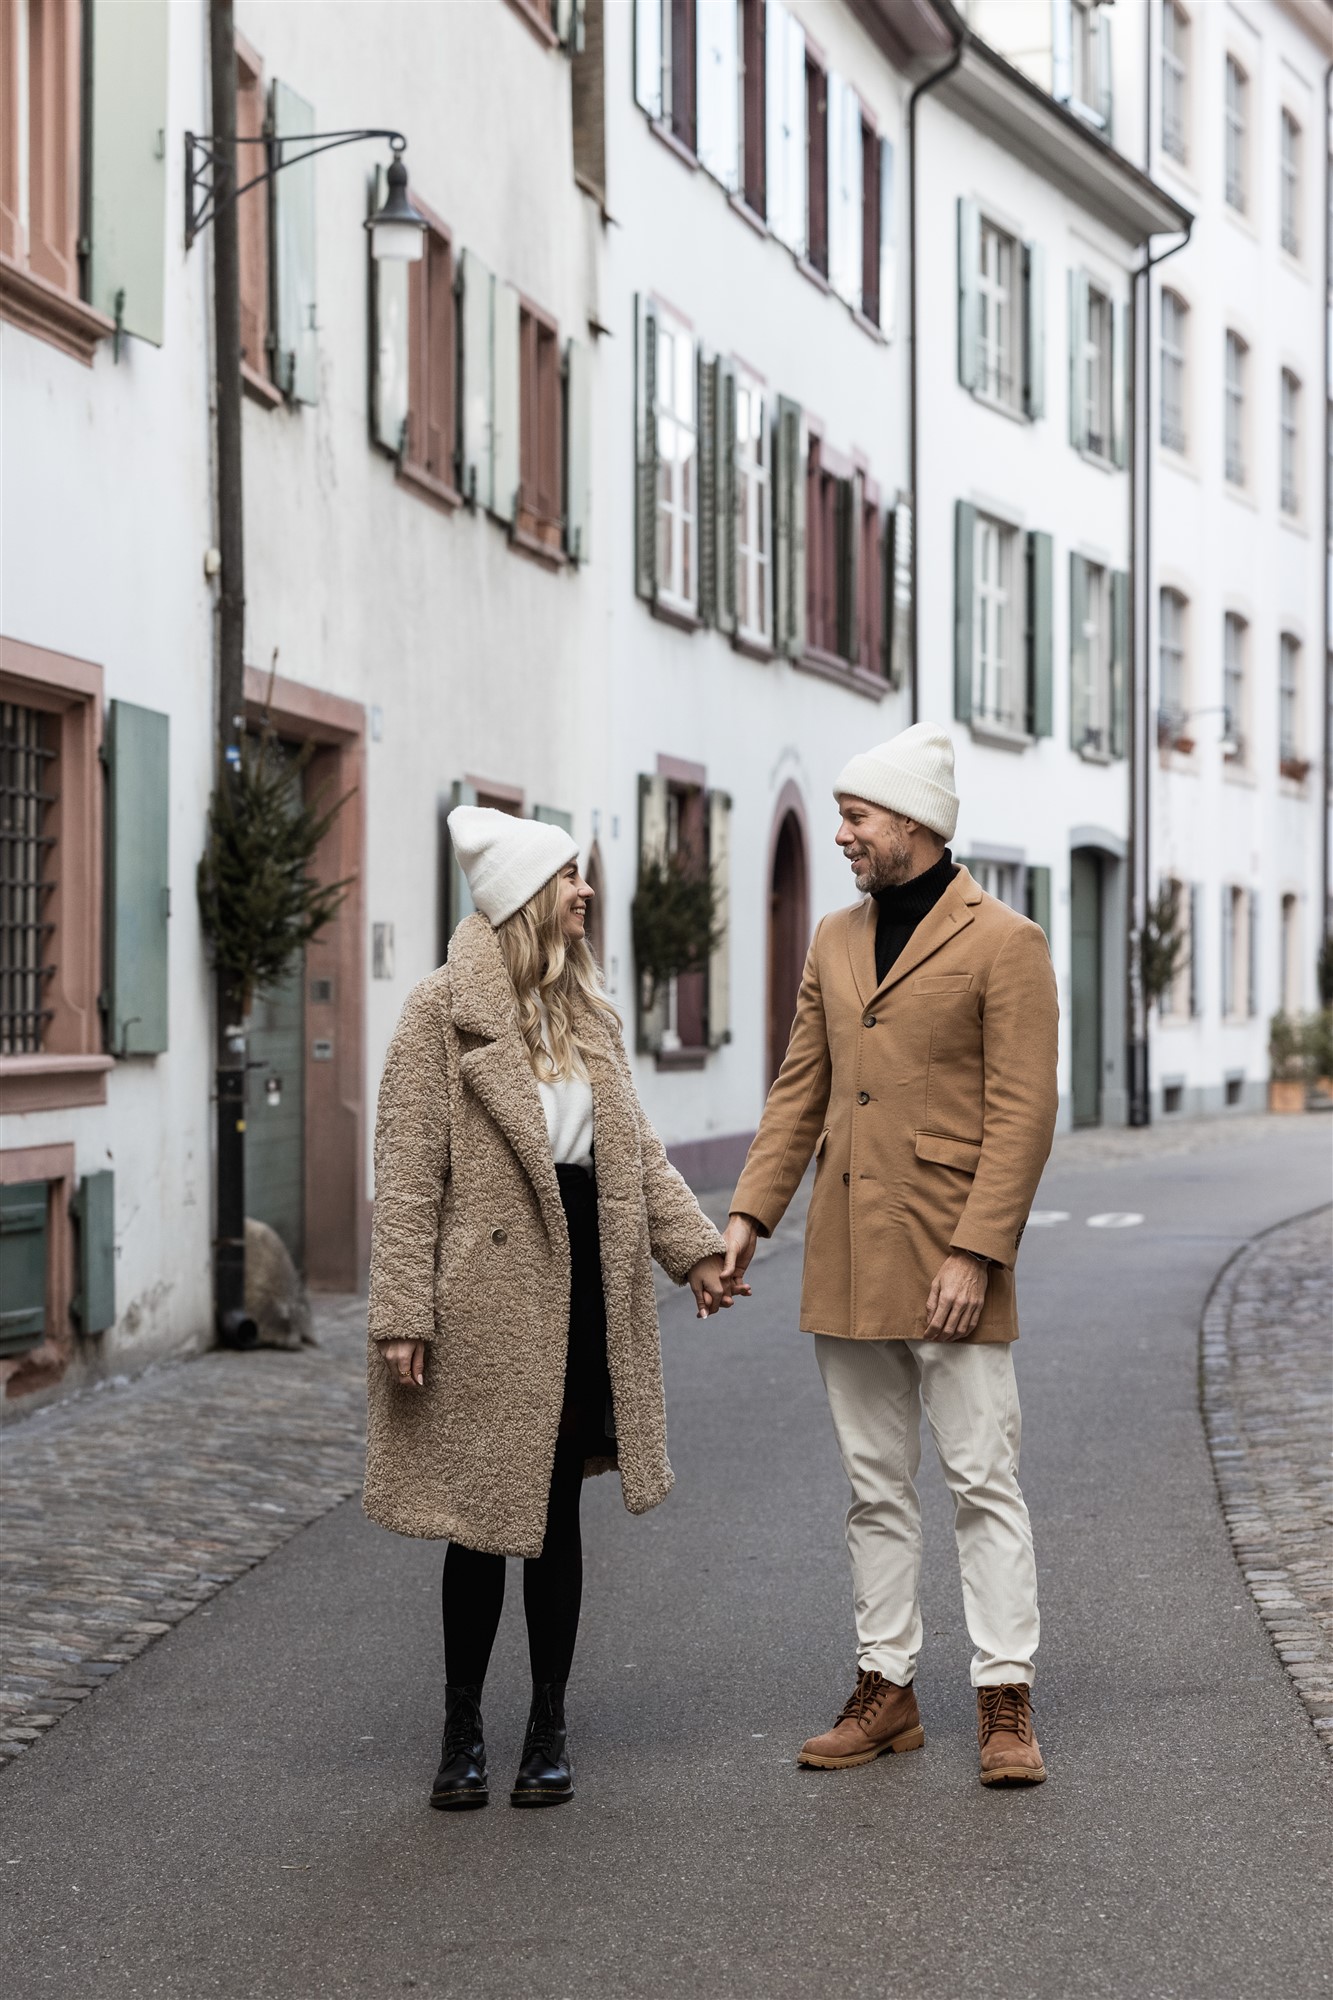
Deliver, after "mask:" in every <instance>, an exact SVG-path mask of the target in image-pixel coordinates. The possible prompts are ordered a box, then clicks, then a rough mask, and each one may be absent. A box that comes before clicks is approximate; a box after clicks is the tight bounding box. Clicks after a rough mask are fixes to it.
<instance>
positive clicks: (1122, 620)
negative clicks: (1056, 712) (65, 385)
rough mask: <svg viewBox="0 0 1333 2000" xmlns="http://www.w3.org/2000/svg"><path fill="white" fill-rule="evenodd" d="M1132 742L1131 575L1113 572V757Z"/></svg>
mask: <svg viewBox="0 0 1333 2000" xmlns="http://www.w3.org/2000/svg"><path fill="white" fill-rule="evenodd" d="M1128 743H1129V574H1128V572H1127V571H1126V570H1123V569H1117V570H1113V571H1112V573H1111V755H1112V756H1113V757H1123V756H1124V755H1125V751H1126V749H1127V747H1128Z"/></svg>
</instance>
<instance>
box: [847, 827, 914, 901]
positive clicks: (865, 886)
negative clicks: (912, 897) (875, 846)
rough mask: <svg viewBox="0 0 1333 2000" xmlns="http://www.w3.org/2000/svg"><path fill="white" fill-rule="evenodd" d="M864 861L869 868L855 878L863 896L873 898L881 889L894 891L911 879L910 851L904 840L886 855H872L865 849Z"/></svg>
mask: <svg viewBox="0 0 1333 2000" xmlns="http://www.w3.org/2000/svg"><path fill="white" fill-rule="evenodd" d="M866 859H867V861H868V862H869V863H870V866H869V867H868V868H867V869H866V871H865V872H864V874H858V875H857V877H856V886H857V888H858V889H859V890H860V892H861V894H862V895H863V896H874V895H876V894H878V892H879V891H880V890H881V889H896V888H897V887H898V886H899V884H900V883H903V882H910V881H911V879H912V850H911V848H910V847H909V846H908V844H907V842H906V840H900V841H898V842H897V844H896V845H895V846H893V847H891V848H890V849H889V851H888V852H887V853H886V854H872V853H870V851H869V849H866Z"/></svg>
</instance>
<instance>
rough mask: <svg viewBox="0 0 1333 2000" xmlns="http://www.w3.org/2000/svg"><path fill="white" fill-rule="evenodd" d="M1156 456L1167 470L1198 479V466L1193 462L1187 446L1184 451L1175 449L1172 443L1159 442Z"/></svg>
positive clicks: (1186, 477)
mask: <svg viewBox="0 0 1333 2000" xmlns="http://www.w3.org/2000/svg"><path fill="white" fill-rule="evenodd" d="M1157 456H1158V459H1159V460H1160V461H1161V463H1162V464H1163V465H1164V466H1165V467H1166V469H1167V471H1168V472H1178V473H1180V474H1181V476H1182V477H1183V478H1185V479H1196V480H1197V479H1198V477H1199V468H1198V466H1197V465H1196V464H1195V463H1194V460H1193V458H1192V457H1191V455H1190V452H1189V450H1188V447H1187V448H1186V449H1185V450H1184V451H1177V450H1176V449H1175V447H1174V445H1169V444H1160V443H1159V445H1158V447H1157Z"/></svg>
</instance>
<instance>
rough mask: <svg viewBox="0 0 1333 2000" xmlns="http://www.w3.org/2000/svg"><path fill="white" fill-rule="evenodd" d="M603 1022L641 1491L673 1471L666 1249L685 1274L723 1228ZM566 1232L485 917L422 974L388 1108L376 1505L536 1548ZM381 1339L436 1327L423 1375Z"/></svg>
mask: <svg viewBox="0 0 1333 2000" xmlns="http://www.w3.org/2000/svg"><path fill="white" fill-rule="evenodd" d="M583 1025H584V1028H585V1030H586V1032H587V1034H588V1037H589V1039H591V1040H592V1041H593V1042H594V1051H593V1053H592V1054H590V1055H589V1057H588V1059H587V1067H588V1076H589V1080H590V1082H591V1084H592V1096H593V1115H594V1119H595V1138H594V1147H595V1152H596V1161H597V1213H598V1223H599V1229H600V1234H601V1255H602V1278H603V1284H604V1287H605V1292H606V1322H607V1325H606V1348H607V1361H608V1364H609V1368H610V1375H611V1394H612V1400H613V1403H614V1406H615V1425H616V1440H617V1456H616V1458H615V1459H610V1458H601V1459H589V1460H588V1462H587V1467H586V1470H587V1471H588V1472H602V1471H608V1470H611V1469H612V1468H614V1467H615V1466H616V1465H617V1464H618V1467H619V1471H620V1479H621V1487H622V1490H623V1493H624V1497H625V1505H626V1506H627V1507H628V1508H629V1510H630V1512H631V1513H632V1514H643V1513H646V1512H647V1510H648V1509H649V1508H650V1507H655V1506H656V1505H657V1503H658V1502H659V1501H660V1500H664V1499H665V1498H666V1496H667V1494H668V1493H669V1492H670V1490H671V1486H672V1472H671V1467H670V1464H669V1463H668V1461H667V1452H666V1405H665V1398H664V1395H663V1389H662V1353H661V1344H660V1338H659V1334H658V1325H657V1306H656V1301H655V1299H654V1295H653V1276H652V1263H651V1259H652V1258H653V1257H656V1258H657V1261H658V1262H659V1263H660V1264H661V1265H662V1267H663V1269H664V1270H665V1271H666V1272H667V1273H668V1274H669V1276H670V1277H672V1278H673V1279H674V1280H675V1281H676V1283H677V1284H680V1283H683V1281H684V1279H685V1278H686V1276H687V1275H688V1273H689V1272H690V1271H691V1270H692V1269H693V1267H694V1266H695V1265H696V1264H697V1263H698V1262H699V1260H700V1259H701V1258H703V1257H707V1256H710V1255H712V1254H713V1253H714V1252H717V1251H720V1250H721V1249H722V1247H723V1246H722V1238H721V1237H720V1235H719V1234H718V1232H717V1230H716V1229H715V1228H714V1227H713V1225H712V1223H711V1222H709V1220H708V1218H707V1217H706V1216H705V1215H704V1214H703V1212H702V1211H701V1209H700V1208H699V1205H698V1203H697V1202H696V1201H695V1199H694V1196H693V1195H692V1194H691V1193H690V1190H689V1189H688V1187H687V1186H686V1185H685V1182H684V1181H683V1180H682V1179H681V1177H680V1175H679V1174H678V1173H677V1172H676V1170H675V1168H674V1167H672V1166H671V1165H670V1164H669V1162H668V1160H667V1157H666V1153H665V1151H664V1149H663V1147H662V1143H661V1141H660V1140H659V1139H658V1137H657V1135H656V1133H655V1132H654V1131H653V1129H652V1127H651V1126H650V1125H649V1123H648V1121H647V1119H646V1118H645V1117H644V1115H643V1112H642V1110H641V1109H640V1106H639V1101H638V1098H637V1096H636V1094H635V1089H634V1082H633V1078H632V1076H631V1074H630V1068H629V1063H628V1061H627V1059H626V1056H625V1050H624V1045H623V1043H622V1041H621V1039H620V1034H619V1031H618V1030H617V1028H616V1025H615V1023H614V1022H613V1021H611V1020H608V1019H607V1018H605V1017H604V1016H601V1015H597V1014H594V1013H593V1012H592V1011H591V1010H589V1011H588V1012H587V1014H586V1015H585V1017H584V1024H583ZM569 1287H570V1265H569V1235H568V1231H567V1229H566V1227H565V1215H564V1209H563V1207H562V1206H561V1201H560V1189H559V1183H558V1181H557V1178H556V1172H555V1166H554V1163H553V1161H552V1158H551V1148H550V1143H549V1141H548V1139H547V1135H546V1120H545V1116H544V1114H543V1111H542V1105H541V1098H540V1096H539V1095H538V1091H537V1082H536V1078H535V1077H534V1075H533V1072H532V1065H531V1063H530V1061H529V1059H528V1051H527V1046H526V1044H525V1042H524V1041H523V1039H522V1037H521V1035H520V1034H519V1031H518V1018H517V1013H516V1010H515V1004H514V990H513V986H512V984H511V982H510V979H509V974H508V971H507V970H506V967H505V963H504V959H503V957H502V956H501V953H500V946H499V943H498V941H497V939H496V936H495V933H494V931H493V930H492V928H491V926H490V924H489V922H488V921H487V919H486V918H485V917H482V916H472V917H468V918H466V919H465V920H464V921H463V923H461V924H460V925H459V927H458V929H457V931H456V932H455V933H454V937H453V941H452V943H451V945H450V948H449V962H448V964H447V965H444V966H442V967H441V968H440V969H439V971H438V972H433V973H431V974H430V976H429V977H428V978H426V979H423V980H422V981H421V983H420V984H419V985H418V986H416V987H414V989H413V991H412V992H411V993H410V994H409V995H408V999H407V1004H406V1005H405V1006H404V1008H403V1012H402V1016H401V1018H400V1020H399V1022H398V1027H397V1029H396V1031H395V1033H394V1037H393V1041H392V1042H391V1044H390V1046H389V1054H388V1058H387V1060H386V1062H385V1066H384V1076H383V1080H382V1081H381V1084H380V1097H379V1114H378V1118H377V1121H376V1128H375V1216H374V1227H373V1231H372V1237H371V1258H370V1354H369V1374H368V1396H369V1432H368V1438H367V1448H366V1483H365V1508H366V1512H367V1513H368V1514H369V1515H370V1517H371V1519H372V1520H373V1521H378V1522H379V1523H380V1525H381V1526H382V1527H385V1528H392V1529H394V1530H396V1532H397V1533H398V1534H401V1535H426V1536H439V1537H447V1538H448V1539H449V1540H452V1541H458V1542H462V1543H463V1544H464V1545H465V1546H466V1547H468V1548H472V1549H481V1550H485V1551H488V1552H491V1553H494V1554H497V1555H511V1556H535V1555H539V1554H540V1553H541V1548H542V1542H543V1539H544V1537H545V1532H546V1504H547V1496H548V1493H549V1491H550V1484H551V1469H552V1465H553V1463H554V1459H555V1443H556V1431H557V1429H558V1426H559V1422H560V1407H561V1403H562V1401H563V1396H564V1380H565V1353H566V1347H567V1343H568V1328H569ZM380 1340H423V1341H425V1342H426V1350H427V1351H426V1363H425V1387H424V1389H417V1388H414V1387H403V1386H401V1385H399V1384H397V1383H395V1382H394V1380H393V1379H392V1377H391V1376H390V1374H389V1371H388V1369H387V1368H386V1367H385V1365H384V1361H383V1359H382V1357H381V1356H380V1354H379V1353H378V1351H377V1350H376V1347H375V1342H376V1341H380Z"/></svg>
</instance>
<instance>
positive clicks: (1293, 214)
mask: <svg viewBox="0 0 1333 2000" xmlns="http://www.w3.org/2000/svg"><path fill="white" fill-rule="evenodd" d="M1281 175H1282V179H1281V203H1282V248H1283V249H1284V250H1287V251H1289V252H1290V253H1291V255H1292V256H1293V257H1299V256H1300V254H1301V128H1300V126H1299V124H1298V123H1297V122H1296V119H1295V118H1294V117H1293V116H1292V114H1291V112H1290V111H1288V110H1287V108H1286V106H1285V105H1283V107H1282V158H1281Z"/></svg>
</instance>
